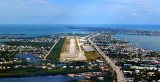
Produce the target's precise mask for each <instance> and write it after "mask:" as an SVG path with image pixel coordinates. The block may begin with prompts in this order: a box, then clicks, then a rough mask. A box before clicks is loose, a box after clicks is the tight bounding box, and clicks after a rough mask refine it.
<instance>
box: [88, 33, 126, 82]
mask: <svg viewBox="0 0 160 82" xmlns="http://www.w3.org/2000/svg"><path fill="white" fill-rule="evenodd" d="M98 35H100V34H97V35H94V36H92V37H90V38H89V39H88V40H89V42H90V43H91V44H92V45H93V46H94V47H95V48H96V49H97V51H98V52H99V53H100V54H101V55H102V57H104V58H105V61H106V62H107V63H108V64H109V65H110V66H111V67H112V68H113V70H114V71H115V72H116V74H117V81H118V82H126V80H125V77H124V75H123V72H122V71H121V70H120V67H118V66H116V65H115V63H114V62H113V61H112V60H111V59H110V58H109V57H108V56H106V55H105V54H104V53H103V52H102V51H101V50H100V49H99V47H98V46H97V45H95V44H94V43H93V41H92V40H91V38H94V37H96V36H98ZM108 48H109V47H108Z"/></svg>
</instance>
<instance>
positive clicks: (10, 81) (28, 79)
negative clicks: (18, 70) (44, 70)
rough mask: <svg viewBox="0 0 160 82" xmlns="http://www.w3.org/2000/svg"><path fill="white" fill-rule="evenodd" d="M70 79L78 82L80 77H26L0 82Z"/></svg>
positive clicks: (60, 81)
mask: <svg viewBox="0 0 160 82" xmlns="http://www.w3.org/2000/svg"><path fill="white" fill-rule="evenodd" d="M72 79H77V80H80V79H82V77H68V76H61V75H59V76H47V77H41V76H39V77H28V78H0V82H67V81H69V80H72Z"/></svg>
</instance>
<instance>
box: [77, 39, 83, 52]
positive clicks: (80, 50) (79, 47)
mask: <svg viewBox="0 0 160 82" xmlns="http://www.w3.org/2000/svg"><path fill="white" fill-rule="evenodd" d="M76 39H77V44H78V49H79V52H82V49H81V46H80V42H79V39H78V37H76Z"/></svg>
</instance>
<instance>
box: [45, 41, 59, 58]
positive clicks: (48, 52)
mask: <svg viewBox="0 0 160 82" xmlns="http://www.w3.org/2000/svg"><path fill="white" fill-rule="evenodd" d="M60 39H61V38H59V39H58V40H57V41H56V42H55V43H54V44H53V46H52V47H51V49H50V50H49V51H48V53H47V54H46V55H45V57H44V59H43V60H46V58H47V56H48V55H49V54H50V53H51V51H52V50H53V48H54V46H55V45H56V44H57V43H58V41H59V40H60Z"/></svg>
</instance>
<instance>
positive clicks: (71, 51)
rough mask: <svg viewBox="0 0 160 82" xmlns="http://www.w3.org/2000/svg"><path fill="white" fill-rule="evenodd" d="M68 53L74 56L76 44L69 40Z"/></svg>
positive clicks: (73, 40)
mask: <svg viewBox="0 0 160 82" xmlns="http://www.w3.org/2000/svg"><path fill="white" fill-rule="evenodd" d="M69 53H70V54H72V55H74V54H76V43H75V39H71V40H70V49H69Z"/></svg>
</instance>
